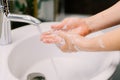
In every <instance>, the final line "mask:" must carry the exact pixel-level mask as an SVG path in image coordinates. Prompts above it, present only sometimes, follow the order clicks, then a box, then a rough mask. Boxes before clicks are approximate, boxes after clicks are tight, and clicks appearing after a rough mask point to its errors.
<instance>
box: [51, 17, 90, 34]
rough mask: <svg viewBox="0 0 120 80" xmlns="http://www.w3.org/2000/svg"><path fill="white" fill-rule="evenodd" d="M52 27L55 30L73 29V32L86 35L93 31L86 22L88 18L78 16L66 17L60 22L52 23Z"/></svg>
mask: <svg viewBox="0 0 120 80" xmlns="http://www.w3.org/2000/svg"><path fill="white" fill-rule="evenodd" d="M51 28H52V29H53V30H64V31H71V33H76V34H79V35H81V36H86V35H87V34H89V33H90V32H91V30H90V28H89V25H87V23H86V19H84V18H83V19H81V18H76V17H71V18H65V19H64V20H63V21H61V22H60V23H58V24H54V25H52V26H51Z"/></svg>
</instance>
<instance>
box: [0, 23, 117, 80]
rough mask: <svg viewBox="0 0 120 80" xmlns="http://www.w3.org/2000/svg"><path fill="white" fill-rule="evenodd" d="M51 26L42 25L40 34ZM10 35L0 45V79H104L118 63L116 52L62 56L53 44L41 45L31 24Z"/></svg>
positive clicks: (36, 31)
mask: <svg viewBox="0 0 120 80" xmlns="http://www.w3.org/2000/svg"><path fill="white" fill-rule="evenodd" d="M51 24H54V22H50V23H42V24H41V25H40V28H41V31H42V32H44V31H47V30H49V29H50V25H51ZM101 33H102V32H96V33H93V34H91V35H89V36H88V37H94V36H96V35H101ZM12 36H13V42H12V44H9V45H7V46H0V51H1V52H0V53H2V54H0V56H1V57H0V59H1V62H0V63H1V67H0V70H1V71H0V74H2V76H0V80H27V79H28V76H29V75H30V74H32V73H33V74H36V75H33V76H34V77H36V76H39V74H42V75H44V77H45V78H46V80H108V79H109V78H110V77H111V75H112V74H113V73H114V71H115V69H116V67H117V65H118V63H119V51H111V52H85V51H80V52H77V53H63V52H62V51H60V50H59V48H58V47H56V45H54V44H51V45H48V44H44V43H42V42H41V41H40V38H39V37H40V33H39V31H38V30H37V28H36V26H33V25H28V26H24V27H21V28H18V29H15V30H13V31H12Z"/></svg>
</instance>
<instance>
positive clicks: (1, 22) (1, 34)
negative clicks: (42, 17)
mask: <svg viewBox="0 0 120 80" xmlns="http://www.w3.org/2000/svg"><path fill="white" fill-rule="evenodd" d="M10 21H17V22H25V23H29V24H33V25H37V24H40V23H41V22H40V21H39V20H38V19H36V18H34V17H32V16H29V15H18V14H10V12H9V6H8V0H0V45H7V44H10V43H11V42H12V38H11V24H10Z"/></svg>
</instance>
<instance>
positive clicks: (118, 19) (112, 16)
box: [86, 1, 120, 32]
mask: <svg viewBox="0 0 120 80" xmlns="http://www.w3.org/2000/svg"><path fill="white" fill-rule="evenodd" d="M86 23H87V24H88V25H89V27H90V30H91V32H94V31H98V30H101V29H104V28H108V27H111V26H114V25H117V24H119V23H120V1H118V2H117V3H116V4H115V5H113V6H112V7H110V8H108V9H106V10H104V11H102V12H100V13H98V14H96V15H94V16H91V17H89V18H86Z"/></svg>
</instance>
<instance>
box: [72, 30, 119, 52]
mask: <svg viewBox="0 0 120 80" xmlns="http://www.w3.org/2000/svg"><path fill="white" fill-rule="evenodd" d="M77 39H78V38H77ZM74 41H75V42H74V45H76V46H77V47H78V48H79V49H80V50H87V51H115V50H120V28H118V29H115V30H113V31H111V32H107V33H105V34H103V35H100V36H97V37H94V38H91V39H81V38H80V37H79V40H78V41H77V40H75V39H74Z"/></svg>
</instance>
